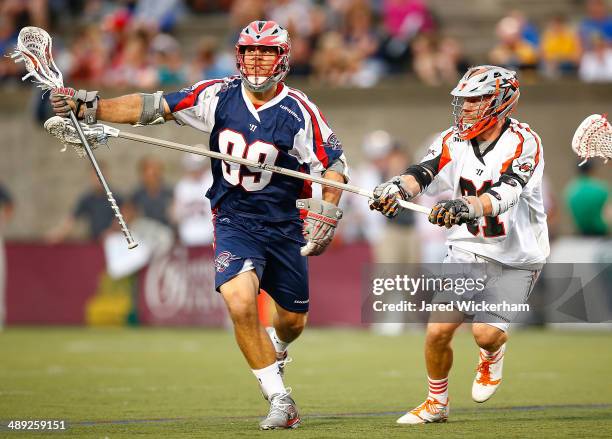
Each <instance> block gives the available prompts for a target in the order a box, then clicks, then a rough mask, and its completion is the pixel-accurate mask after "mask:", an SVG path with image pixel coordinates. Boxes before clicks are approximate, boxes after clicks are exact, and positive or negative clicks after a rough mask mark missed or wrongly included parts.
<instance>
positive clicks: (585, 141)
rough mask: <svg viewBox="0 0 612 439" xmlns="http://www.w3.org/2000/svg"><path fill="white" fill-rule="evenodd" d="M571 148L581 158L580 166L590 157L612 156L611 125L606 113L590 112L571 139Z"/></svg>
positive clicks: (605, 157) (607, 157) (606, 160)
mask: <svg viewBox="0 0 612 439" xmlns="http://www.w3.org/2000/svg"><path fill="white" fill-rule="evenodd" d="M572 149H573V150H574V152H575V153H576V154H578V156H579V157H580V158H581V159H583V161H582V163H580V165H579V166H582V165H584V164H585V163H586V161H587V160H588V159H590V158H592V157H602V158H603V159H604V163H607V162H608V160H610V159H611V158H612V126H610V122H608V120H607V118H606V115H605V114H604V115H601V114H592V115H590V116H589V117H587V118H586V119H584V120H583V121H582V123H581V124H580V125H579V126H578V128H577V129H576V132H575V133H574V138H573V139H572Z"/></svg>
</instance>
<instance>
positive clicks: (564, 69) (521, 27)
mask: <svg viewBox="0 0 612 439" xmlns="http://www.w3.org/2000/svg"><path fill="white" fill-rule="evenodd" d="M208 14H216V15H215V16H219V17H221V16H224V19H226V21H227V23H228V29H227V30H228V32H226V35H224V36H222V37H220V36H219V35H209V34H207V33H206V30H204V32H202V33H203V36H202V37H201V38H200V41H199V42H198V44H197V45H196V47H184V46H182V45H181V44H179V41H180V40H181V36H182V34H181V32H183V31H182V30H181V21H183V20H184V19H185V18H187V17H191V18H192V17H194V16H203V15H208ZM219 14H223V15H219ZM438 15H439V11H436V10H435V9H433V8H432V7H431V6H430V5H429V4H428V1H427V0H329V1H322V0H318V1H317V0H215V1H210V0H163V1H162V0H114V1H111V0H90V1H83V0H4V1H0V49H1V50H2V53H3V54H6V53H8V52H10V50H11V49H12V47H13V46H14V45H15V42H16V38H17V34H18V31H19V29H20V28H21V27H23V26H25V25H35V26H40V27H44V28H46V29H50V30H51V31H52V33H53V35H54V43H55V47H54V48H55V50H56V52H57V54H56V61H58V65H59V66H60V68H61V69H62V70H63V71H64V72H65V76H66V77H67V78H68V80H69V81H71V82H72V83H85V84H87V83H91V84H96V86H97V87H99V86H100V85H102V86H106V87H115V88H120V87H132V86H138V87H140V88H146V89H153V88H156V87H172V86H177V85H184V84H189V83H193V82H195V81H197V80H199V79H201V78H206V77H209V78H210V77H221V76H224V75H229V74H233V73H234V72H235V63H234V58H233V43H234V41H235V39H236V35H237V33H238V31H239V29H241V28H242V27H243V26H244V25H245V24H246V23H248V22H250V21H252V20H255V19H260V18H265V19H271V20H275V21H277V22H278V23H279V24H281V25H283V26H285V27H286V28H287V29H288V30H289V31H290V34H291V38H292V76H293V77H295V76H302V77H307V78H309V79H311V80H313V81H316V82H318V83H323V84H327V85H330V86H356V87H369V86H373V85H375V84H377V83H379V82H380V81H381V80H383V79H384V78H386V77H387V76H388V75H398V76H408V77H416V78H418V79H419V80H420V81H422V82H424V83H426V84H429V85H438V84H453V83H454V82H455V81H456V80H457V78H458V76H460V74H461V73H463V71H464V70H465V69H466V67H467V66H468V65H469V64H471V63H483V62H490V63H494V64H498V65H502V66H505V67H509V68H513V69H520V70H521V71H523V74H528V75H531V76H530V77H531V78H534V79H538V78H557V77H562V76H569V77H578V78H580V79H581V80H583V81H587V82H602V81H604V82H609V81H612V15H611V14H610V11H609V10H608V8H607V4H606V2H605V0H588V1H586V2H585V6H584V11H583V15H582V16H581V17H568V16H565V15H563V14H559V13H555V12H554V11H551V15H550V17H549V19H548V20H546V21H545V22H544V23H539V24H538V25H535V24H534V23H532V22H531V21H530V19H529V17H528V16H527V15H525V14H524V13H523V12H521V11H512V12H510V13H509V14H508V15H506V16H504V17H501V18H500V20H499V22H498V23H497V26H496V28H495V35H491V38H490V42H491V47H490V50H489V52H488V55H486V56H485V57H486V58H487V59H468V58H467V57H466V55H465V53H464V50H463V48H462V42H461V41H459V40H458V39H456V38H452V37H450V36H448V35H447V32H446V30H445V28H444V26H442V25H441V24H440V20H439V19H438ZM75 22H76V24H77V25H76V26H75ZM67 23H69V24H70V26H66V24H67ZM67 29H71V30H70V31H67ZM20 72H21V70H20V67H19V66H15V65H14V64H13V63H12V62H11V60H10V59H7V58H4V59H2V60H1V61H0V81H1V82H3V83H9V82H10V83H15V84H17V83H19V78H20Z"/></svg>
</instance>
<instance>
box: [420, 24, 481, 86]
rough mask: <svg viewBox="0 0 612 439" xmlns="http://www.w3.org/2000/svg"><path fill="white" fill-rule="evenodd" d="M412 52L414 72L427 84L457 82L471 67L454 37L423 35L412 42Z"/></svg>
mask: <svg viewBox="0 0 612 439" xmlns="http://www.w3.org/2000/svg"><path fill="white" fill-rule="evenodd" d="M412 53H413V56H414V60H413V69H414V72H415V74H416V75H417V77H418V78H419V79H420V80H421V81H422V82H424V83H425V84H427V85H440V84H455V83H456V82H457V80H458V77H459V76H461V74H463V72H465V71H466V70H467V69H468V67H469V62H468V61H467V60H466V59H465V57H464V56H463V49H462V48H461V45H460V44H459V42H458V41H457V40H455V39H453V38H448V37H447V38H443V39H442V40H441V41H438V39H437V38H436V37H435V36H434V35H433V34H428V35H421V36H419V37H417V38H416V39H415V40H414V42H413V43H412Z"/></svg>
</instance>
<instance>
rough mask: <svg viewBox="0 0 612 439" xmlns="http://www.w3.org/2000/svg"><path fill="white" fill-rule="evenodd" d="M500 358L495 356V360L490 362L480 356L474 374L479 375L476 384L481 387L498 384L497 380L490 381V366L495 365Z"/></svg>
mask: <svg viewBox="0 0 612 439" xmlns="http://www.w3.org/2000/svg"><path fill="white" fill-rule="evenodd" d="M500 358H501V356H499V355H498V356H497V358H496V359H495V360H494V361H492V360H489V359H488V358H487V357H485V356H484V355H482V353H481V354H480V362H479V363H478V367H476V372H478V373H479V374H480V378H478V379H477V380H476V382H477V383H478V384H482V385H485V386H486V385H488V384H489V385H493V384H497V383H499V380H491V365H492V364H495V363H497V362H498V361H499V360H500Z"/></svg>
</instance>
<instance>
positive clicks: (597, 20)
mask: <svg viewBox="0 0 612 439" xmlns="http://www.w3.org/2000/svg"><path fill="white" fill-rule="evenodd" d="M586 12H587V16H586V17H585V18H584V19H583V20H582V21H581V22H580V39H581V41H582V46H583V47H584V48H585V49H587V50H591V49H593V46H592V43H593V42H594V40H593V38H594V37H597V36H598V37H599V38H601V39H603V41H604V44H606V45H610V44H611V43H612V15H610V12H609V10H608V7H607V5H606V1H605V0H588V1H587V3H586Z"/></svg>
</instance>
